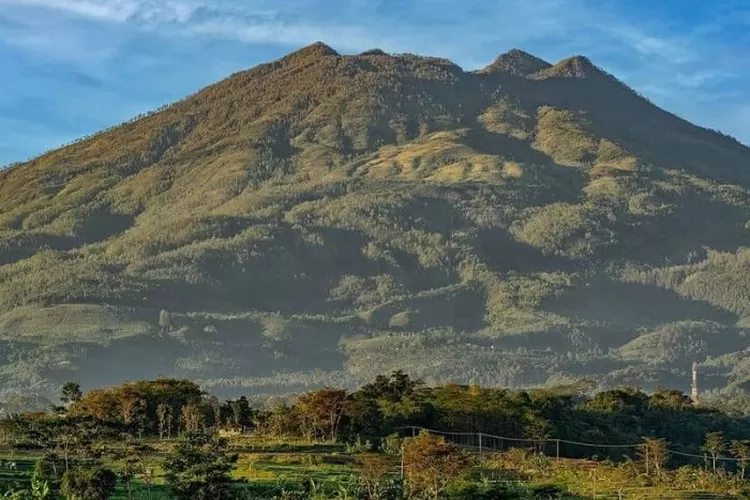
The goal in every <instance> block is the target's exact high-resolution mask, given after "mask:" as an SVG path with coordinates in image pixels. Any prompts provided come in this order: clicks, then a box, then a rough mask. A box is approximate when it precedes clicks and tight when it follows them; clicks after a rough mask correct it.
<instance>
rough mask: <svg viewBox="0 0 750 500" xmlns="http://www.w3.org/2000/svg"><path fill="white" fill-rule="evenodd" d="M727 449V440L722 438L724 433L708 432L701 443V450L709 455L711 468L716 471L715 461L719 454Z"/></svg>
mask: <svg viewBox="0 0 750 500" xmlns="http://www.w3.org/2000/svg"><path fill="white" fill-rule="evenodd" d="M726 449H727V442H726V441H725V440H724V433H722V432H709V433H707V434H706V439H705V441H704V443H703V451H705V452H706V453H708V454H709V455H710V456H711V465H712V469H713V470H714V471H716V462H717V461H718V459H719V456H720V455H721V454H722V453H723V452H724V451H725V450H726Z"/></svg>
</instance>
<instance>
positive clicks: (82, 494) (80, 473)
mask: <svg viewBox="0 0 750 500" xmlns="http://www.w3.org/2000/svg"><path fill="white" fill-rule="evenodd" d="M116 484H117V476H116V475H115V473H114V472H112V471H111V470H109V469H105V468H101V467H96V468H83V469H71V470H69V471H67V472H65V474H64V475H63V480H62V494H63V495H64V496H65V497H66V498H69V499H70V500H107V499H108V498H111V497H112V495H113V494H114V492H115V486H116Z"/></svg>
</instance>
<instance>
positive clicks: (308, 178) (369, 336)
mask: <svg viewBox="0 0 750 500" xmlns="http://www.w3.org/2000/svg"><path fill="white" fill-rule="evenodd" d="M749 164H750V150H749V149H748V148H747V147H745V146H743V145H742V144H740V143H738V142H737V141H735V140H733V139H731V138H729V137H726V136H723V135H721V134H718V133H715V132H713V131H710V130H706V129H703V128H700V127H698V126H694V125H692V124H690V123H687V122H685V121H684V120H681V119H680V118H678V117H676V116H674V115H672V114H670V113H668V112H666V111H664V110H661V109H659V108H657V107H656V106H654V105H653V104H651V103H650V102H648V101H647V100H645V99H644V98H642V97H641V96H640V95H639V94H638V93H637V92H635V91H634V90H632V89H630V88H628V87H626V86H625V85H623V84H622V83H621V82H619V81H617V80H616V79H615V78H614V77H613V76H612V75H609V74H607V73H606V72H604V71H603V70H601V69H600V68H598V67H596V66H595V65H594V64H593V63H592V62H591V61H589V60H588V59H586V58H585V57H580V56H577V57H573V58H570V59H566V60H563V61H560V62H558V63H556V64H549V63H547V62H545V61H542V60H540V59H538V58H535V57H533V56H531V55H529V54H526V53H523V52H521V51H518V50H514V51H510V52H509V53H507V54H503V55H501V56H500V57H498V59H497V60H496V61H495V62H493V63H492V64H491V65H489V66H488V67H486V68H484V69H482V70H480V71H465V70H463V69H462V68H460V67H458V66H456V65H455V64H453V63H451V62H450V61H446V60H444V59H440V58H435V57H422V56H415V55H409V54H401V55H388V54H385V53H383V52H382V51H377V50H374V51H368V52H366V53H363V54H359V55H341V54H338V53H336V52H335V51H334V50H333V49H331V48H330V47H327V46H325V45H323V44H314V45H311V46H309V47H305V48H303V49H300V50H299V51H296V52H294V53H292V54H290V55H288V56H286V57H284V58H282V59H280V60H277V61H273V62H270V63H268V64H263V65H260V66H257V67H255V68H252V69H250V70H247V71H243V72H240V73H237V74H235V75H232V76H230V77H229V78H227V79H226V80H223V81H221V82H218V83H217V84H215V85H212V86H210V87H208V88H206V89H203V90H201V91H199V92H197V93H196V94H194V95H192V96H189V97H188V98H186V99H184V100H182V101H180V102H177V103H174V104H172V105H170V106H167V107H165V108H162V109H160V110H159V111H158V112H155V113H153V114H149V115H147V116H142V117H139V118H137V119H134V120H132V121H129V122H128V123H125V124H122V125H121V126H117V127H113V128H112V129H109V130H106V131H103V132H102V133H100V134H97V135H95V136H93V137H89V138H84V139H82V140H80V141H77V142H76V143H74V144H71V145H69V146H66V147H64V148H62V149H59V150H56V151H51V152H49V153H47V154H45V155H42V156H40V157H39V158H35V159H33V160H31V161H29V162H26V163H23V164H20V165H15V166H12V167H10V168H6V169H4V170H1V171H0V389H2V391H1V392H2V397H0V399H4V400H8V399H11V400H14V401H17V402H18V396H17V394H18V393H22V394H23V395H26V396H34V397H36V396H41V397H51V396H52V394H53V393H54V392H55V390H56V387H58V386H59V385H60V384H61V383H62V382H64V381H66V380H78V381H80V382H81V384H82V385H83V386H84V387H85V388H88V387H97V386H101V385H112V384H118V383H121V382H123V381H125V380H140V379H144V378H155V377H158V376H170V377H177V378H189V379H191V380H198V381H200V383H201V385H202V386H203V387H206V388H208V389H210V390H211V391H212V392H214V393H216V394H219V395H222V396H225V397H229V396H235V395H239V394H242V393H245V392H253V393H266V394H288V393H293V392H299V391H305V390H308V389H313V388H320V387H324V386H326V385H329V386H340V387H345V388H347V389H349V390H353V389H355V388H356V387H357V386H358V385H361V384H363V383H365V382H366V381H367V380H370V379H372V378H373V377H375V376H376V375H377V374H378V373H381V372H389V371H392V370H397V369H406V368H408V370H409V372H410V373H413V374H414V375H415V376H419V377H421V378H424V379H425V380H427V381H430V382H435V383H437V382H441V381H445V380H452V381H455V382H458V383H463V384H468V383H469V382H470V381H471V380H475V381H476V382H478V383H480V384H481V385H483V386H503V387H514V388H521V387H531V386H534V387H543V386H554V385H559V384H561V383H565V382H566V381H570V380H575V379H578V378H580V377H581V376H589V377H592V378H594V379H596V380H597V381H599V382H600V385H601V388H602V389H606V388H611V387H615V386H618V385H623V384H625V385H629V386H636V387H642V388H644V389H649V390H651V389H655V388H657V387H658V386H660V385H666V386H670V387H676V388H679V389H687V387H688V385H689V381H690V375H689V370H690V366H691V365H692V363H693V362H697V363H698V365H699V370H700V373H701V377H700V381H701V390H702V391H707V390H711V391H716V392H717V393H720V394H717V397H722V398H731V397H735V396H736V395H738V394H739V395H742V394H744V390H745V388H746V385H747V383H748V380H750V378H749V377H750V368H748V367H749V366H750V365H749V363H750V357H748V350H747V349H748V340H747V336H746V330H745V329H746V327H747V325H748V324H750V323H748V318H749V317H750V297H749V296H748V290H750V286H748V285H749V284H750V273H748V268H749V267H748V262H750V259H748V255H750V254H748V251H747V249H746V247H747V246H748V244H750V233H748V227H749V226H748V221H749V220H750V192H749V191H748V189H750V173H748V168H747V167H748V165H749Z"/></svg>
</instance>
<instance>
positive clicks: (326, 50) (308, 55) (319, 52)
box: [282, 42, 340, 61]
mask: <svg viewBox="0 0 750 500" xmlns="http://www.w3.org/2000/svg"><path fill="white" fill-rule="evenodd" d="M339 55H340V54H339V53H338V52H336V51H335V50H333V48H331V47H330V46H328V45H326V44H325V43H323V42H315V43H312V44H310V45H307V46H305V47H302V48H301V49H298V50H295V51H294V52H292V53H291V54H289V55H287V56H285V57H284V58H283V59H282V60H284V61H302V60H307V61H310V60H315V59H320V58H322V57H328V56H333V57H337V56H339Z"/></svg>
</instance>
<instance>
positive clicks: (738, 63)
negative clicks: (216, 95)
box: [0, 0, 750, 165]
mask: <svg viewBox="0 0 750 500" xmlns="http://www.w3.org/2000/svg"><path fill="white" fill-rule="evenodd" d="M318 40H321V41H324V42H325V43H327V44H329V45H331V46H332V47H333V48H335V49H336V50H338V51H339V52H341V53H357V52H360V51H364V50H367V49H370V48H374V47H378V48H381V49H383V50H386V51H388V52H415V53H420V54H426V55H438V56H443V57H448V58H450V59H452V60H453V61H455V62H456V63H458V64H459V65H461V66H462V67H463V68H464V69H466V70H471V69H476V68H479V67H482V66H484V65H486V64H488V63H489V62H491V61H492V60H493V59H494V58H495V57H496V56H497V55H498V54H500V53H502V52H505V51H507V50H508V49H511V48H513V47H517V48H521V49H523V50H526V51H528V52H531V53H533V54H535V55H537V56H539V57H542V58H543V59H546V60H548V61H550V62H555V61H557V60H559V59H562V58H564V57H568V56H571V55H574V54H583V55H587V56H589V57H590V58H591V59H592V60H593V61H594V63H596V64H597V65H599V66H601V67H602V68H604V69H605V70H607V71H609V72H610V73H612V74H614V75H615V76H617V77H618V78H620V79H621V80H623V81H625V82H626V83H628V84H629V85H631V86H632V87H634V88H636V89H637V90H638V91H640V92H641V93H643V94H645V95H647V96H648V97H649V98H650V99H651V100H653V101H654V102H656V103H657V104H659V105H661V106H663V107H665V108H667V109H669V110H670V111H673V112H675V113H677V114H679V115H680V116H683V117H684V118H687V119H689V120H691V121H694V122H696V123H698V124H700V125H703V126H707V127H711V128H715V129H719V130H721V131H723V132H725V133H728V134H731V135H734V136H735V137H737V138H738V139H739V140H741V141H743V142H745V143H746V144H747V143H750V85H748V78H749V77H750V57H748V56H749V55H750V2H747V1H746V0H714V1H707V0H701V1H698V0H659V1H658V2H650V1H646V0H567V1H565V0H421V1H420V0H351V1H339V0H273V1H255V0H0V76H2V79H0V131H2V133H1V134H0V165H2V164H6V163H10V162H13V161H17V160H22V159H26V158H29V157H31V156H34V155H36V154H39V153H41V152H43V151H45V150H47V149H50V148H53V147H55V146H57V145H59V144H61V143H64V142H67V141H69V140H71V139H73V138H75V137H78V136H81V135H85V134H89V133H91V132H94V131H97V130H99V129H102V128H104V127H108V126H110V125H113V124H116V123H119V122H121V121H123V120H125V119H127V118H130V117H132V116H133V115H136V114H138V113H141V112H144V111H148V110H151V109H153V108H156V107H158V106H160V105H162V104H164V103H167V102H172V101H175V100H177V99H179V98H180V97H183V96H184V95H186V94H189V93H192V92H194V91H195V90H197V89H199V88H201V87H203V86H205V85H207V84H209V83H211V82H214V81H216V80H218V79H221V78H223V77H225V76H227V75H228V74H229V73H231V72H234V71H237V70H241V69H245V68H248V67H251V66H254V65H256V64H258V63H261V62H265V61H268V60H271V59H275V58H277V57H280V56H282V55H284V54H285V53H287V52H290V51H292V50H294V49H296V48H298V47H300V46H303V45H306V44H309V43H311V42H314V41H318Z"/></svg>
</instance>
